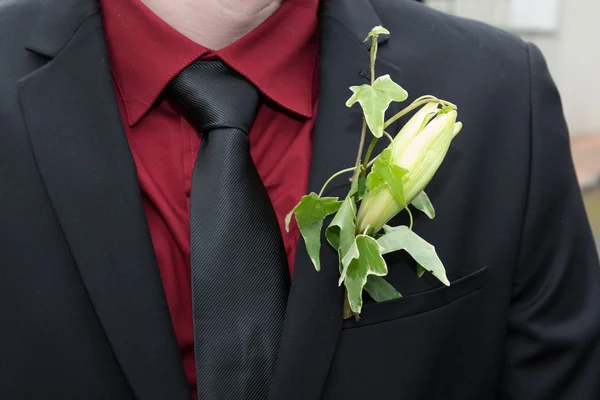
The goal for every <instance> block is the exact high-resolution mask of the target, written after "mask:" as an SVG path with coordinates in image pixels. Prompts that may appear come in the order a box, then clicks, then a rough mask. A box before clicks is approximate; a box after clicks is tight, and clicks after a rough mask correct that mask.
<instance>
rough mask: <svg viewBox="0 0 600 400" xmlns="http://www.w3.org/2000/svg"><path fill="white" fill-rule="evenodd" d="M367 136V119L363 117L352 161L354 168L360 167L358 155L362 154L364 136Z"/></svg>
mask: <svg viewBox="0 0 600 400" xmlns="http://www.w3.org/2000/svg"><path fill="white" fill-rule="evenodd" d="M366 136H367V120H366V119H365V118H363V124H362V129H361V131H360V142H359V143H358V153H357V154H356V163H354V169H355V170H357V171H358V168H359V167H360V158H361V157H360V156H361V155H362V152H363V148H364V147H365V137H366Z"/></svg>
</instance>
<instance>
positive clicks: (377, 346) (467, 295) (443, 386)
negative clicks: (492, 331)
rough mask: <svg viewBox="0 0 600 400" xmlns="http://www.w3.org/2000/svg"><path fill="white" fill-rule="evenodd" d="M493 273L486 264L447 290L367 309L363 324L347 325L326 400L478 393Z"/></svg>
mask: <svg viewBox="0 0 600 400" xmlns="http://www.w3.org/2000/svg"><path fill="white" fill-rule="evenodd" d="M487 271H488V268H487V267H483V268H481V269H479V270H477V271H476V272H474V273H471V274H469V275H467V276H464V277H462V278H460V279H458V280H456V281H454V282H453V283H452V284H451V286H449V287H440V288H436V289H433V290H429V291H426V292H423V293H418V294H414V295H411V296H407V297H403V298H400V299H396V300H391V301H387V302H382V303H373V304H367V305H365V306H364V307H363V310H362V313H361V319H360V321H353V320H347V321H345V322H344V327H343V330H342V333H341V336H340V339H339V342H338V346H337V349H336V354H335V357H334V361H333V364H332V367H331V370H330V374H329V377H328V383H327V386H326V388H325V391H324V396H323V398H324V399H334V398H335V399H337V398H342V397H340V395H343V394H347V396H349V397H347V398H352V399H362V398H365V399H366V398H389V396H390V394H393V395H394V396H396V397H394V398H405V399H437V398H454V397H439V396H443V395H444V393H446V395H447V394H448V393H457V394H458V393H460V394H461V395H462V394H464V395H468V394H469V393H473V392H472V390H476V387H477V386H478V385H476V384H473V383H472V382H471V379H472V377H473V376H477V375H476V374H474V371H473V369H474V368H477V357H480V356H481V351H480V350H479V349H478V346H479V344H478V343H481V341H480V340H479V338H478V335H479V333H480V330H479V329H478V324H479V323H480V320H481V319H480V315H481V311H482V310H481V304H482V301H481V300H482V297H481V296H482V293H483V292H484V289H485V283H486V279H485V278H486V275H487ZM349 382H360V384H356V385H351V384H350V386H348V383H349ZM350 388H351V389H350ZM386 396H388V397H386ZM398 396H399V397H398ZM461 398H470V397H468V396H467V397H461Z"/></svg>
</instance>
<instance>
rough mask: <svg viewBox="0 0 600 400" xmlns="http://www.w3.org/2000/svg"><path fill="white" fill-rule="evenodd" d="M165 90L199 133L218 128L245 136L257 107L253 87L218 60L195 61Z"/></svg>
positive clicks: (255, 91)
mask: <svg viewBox="0 0 600 400" xmlns="http://www.w3.org/2000/svg"><path fill="white" fill-rule="evenodd" d="M168 91H169V95H170V97H172V98H173V99H174V100H176V101H177V102H178V103H179V105H180V106H181V108H182V112H183V114H184V115H185V117H186V118H187V119H188V120H189V121H190V122H191V123H192V124H193V125H194V127H195V128H196V129H197V130H198V132H199V133H202V132H207V131H210V130H213V129H221V128H236V129H241V130H242V131H244V132H246V133H248V131H249V129H250V126H251V125H252V122H253V121H254V117H255V115H256V110H257V107H258V97H259V94H258V90H257V89H256V88H255V87H254V85H252V83H250V82H249V81H248V80H246V79H245V78H244V77H243V76H241V75H240V74H238V73H237V72H236V71H234V70H233V69H231V68H229V67H228V66H227V65H225V64H224V63H223V62H221V61H205V60H199V61H196V62H195V63H193V64H192V65H190V66H189V67H187V68H186V69H184V70H183V71H181V72H180V73H179V75H177V76H176V77H175V78H173V80H172V81H171V83H170V84H169V88H168Z"/></svg>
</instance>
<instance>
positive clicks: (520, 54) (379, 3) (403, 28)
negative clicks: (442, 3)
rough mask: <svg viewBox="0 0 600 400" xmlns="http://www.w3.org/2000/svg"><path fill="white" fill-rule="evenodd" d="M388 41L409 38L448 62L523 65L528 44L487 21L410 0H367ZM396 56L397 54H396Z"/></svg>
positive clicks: (416, 44) (415, 44)
mask: <svg viewBox="0 0 600 400" xmlns="http://www.w3.org/2000/svg"><path fill="white" fill-rule="evenodd" d="M370 1H371V4H372V5H373V7H374V9H375V10H376V12H377V14H378V15H379V17H380V19H381V20H382V23H383V24H384V26H385V27H386V28H388V29H389V30H390V31H391V33H392V40H391V42H396V43H398V42H399V41H407V40H410V41H411V42H413V46H419V47H420V48H422V49H424V50H425V49H426V51H427V52H430V53H431V52H433V53H437V54H438V55H442V56H443V55H446V56H447V58H446V61H447V62H449V63H453V62H460V60H469V61H470V63H471V64H472V63H479V64H485V65H488V64H491V63H498V62H499V63H501V64H502V65H505V66H509V65H511V64H512V65H515V66H517V65H518V66H519V67H523V66H524V65H526V64H527V62H526V61H527V51H528V44H527V43H526V42H525V41H523V40H522V39H521V38H519V37H518V36H516V35H514V34H511V33H509V32H506V31H504V30H502V29H499V28H496V27H493V26H490V25H488V24H485V23H482V22H479V21H474V20H470V19H467V18H461V17H457V16H453V15H449V14H446V13H443V12H440V11H438V10H435V9H432V8H431V7H427V6H426V5H423V4H421V3H418V2H416V1H411V0H370ZM398 56H401V54H399V55H398Z"/></svg>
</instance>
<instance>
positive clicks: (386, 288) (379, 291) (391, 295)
mask: <svg viewBox="0 0 600 400" xmlns="http://www.w3.org/2000/svg"><path fill="white" fill-rule="evenodd" d="M365 291H366V292H367V293H369V296H371V297H372V298H373V300H375V301H376V302H378V303H379V302H382V301H388V300H394V299H399V298H400V297H402V295H401V294H400V292H398V291H397V290H396V288H395V287H393V286H392V285H391V284H390V283H389V282H388V281H386V280H385V278H384V277H382V276H377V275H369V277H368V278H367V284H366V285H365Z"/></svg>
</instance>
